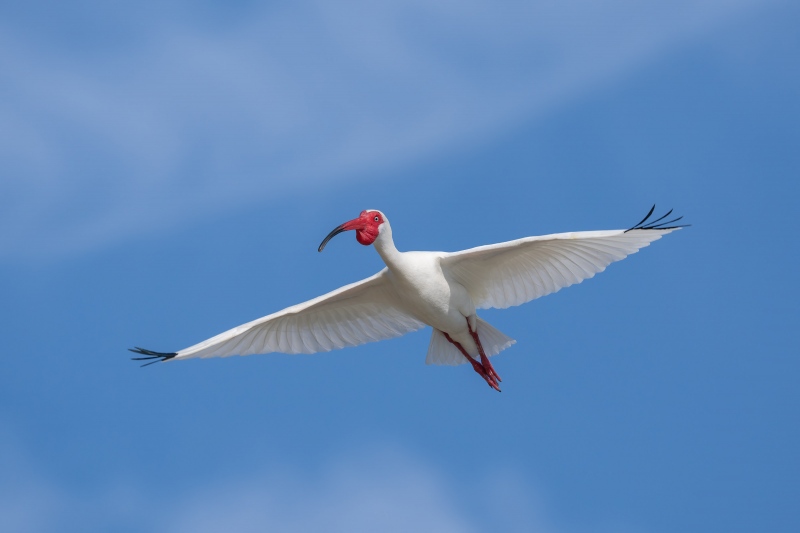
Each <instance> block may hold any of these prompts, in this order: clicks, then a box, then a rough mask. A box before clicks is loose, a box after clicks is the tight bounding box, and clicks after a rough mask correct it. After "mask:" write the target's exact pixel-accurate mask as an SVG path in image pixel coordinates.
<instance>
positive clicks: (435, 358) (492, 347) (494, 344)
mask: <svg viewBox="0 0 800 533" xmlns="http://www.w3.org/2000/svg"><path fill="white" fill-rule="evenodd" d="M478 336H479V337H480V339H481V344H482V345H483V349H484V350H485V351H486V355H488V356H489V357H491V356H493V355H497V354H499V353H500V352H502V351H503V350H505V349H506V348H508V347H509V346H511V345H512V344H514V343H515V342H517V341H515V340H514V339H512V338H510V337H507V336H506V335H504V334H503V333H501V332H500V331H498V330H497V329H495V328H493V327H492V326H491V325H490V324H489V323H488V322H486V321H484V320H483V319H482V318H478ZM466 362H467V359H466V357H464V355H463V354H462V353H461V352H460V351H458V348H456V347H455V346H454V345H453V344H452V343H450V341H448V340H447V339H446V338H445V337H444V334H443V333H442V332H441V331H439V330H438V329H434V330H433V334H432V335H431V343H430V344H429V345H428V355H427V357H426V358H425V364H426V365H448V366H456V365H461V364H464V363H466Z"/></svg>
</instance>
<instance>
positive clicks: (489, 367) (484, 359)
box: [467, 319, 503, 381]
mask: <svg viewBox="0 0 800 533" xmlns="http://www.w3.org/2000/svg"><path fill="white" fill-rule="evenodd" d="M467 329H469V334H470V335H472V340H474V341H475V344H476V345H477V346H478V353H479V354H481V364H482V365H483V368H484V369H485V370H486V373H487V374H489V375H490V376H491V377H492V378H494V379H495V380H497V381H503V380H502V379H500V375H499V374H498V373H497V372H495V370H494V366H492V363H490V362H489V358H488V357H487V356H486V352H484V351H483V345H482V344H481V340H480V339H479V338H478V332H477V331H472V328H471V327H470V326H469V319H467Z"/></svg>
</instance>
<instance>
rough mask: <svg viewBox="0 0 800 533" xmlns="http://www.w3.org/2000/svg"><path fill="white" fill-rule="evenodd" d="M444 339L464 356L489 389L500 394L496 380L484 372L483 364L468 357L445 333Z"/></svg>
mask: <svg viewBox="0 0 800 533" xmlns="http://www.w3.org/2000/svg"><path fill="white" fill-rule="evenodd" d="M442 333H444V332H442ZM444 337H445V339H447V340H448V341H450V342H451V343H452V344H454V345H455V347H456V348H458V350H459V351H460V352H461V353H462V354H463V355H464V357H466V358H467V361H469V362H470V364H472V369H473V370H474V371H475V372H477V373H478V374H479V375H480V376H481V377H482V378H483V379H485V380H486V383H488V384H489V386H490V387H491V388H493V389H494V390H496V391H497V392H502V391H501V390H500V386H499V385H498V384H497V380H496V379H495V378H494V377H493V376H492V375H491V374H490V373H488V372H487V371H486V369H485V368H484V366H483V364H481V363H479V362H477V361H476V360H475V359H473V358H472V356H470V355H469V354H468V353H467V351H466V350H465V349H464V347H463V346H461V344H459V343H457V342H456V341H454V340H453V339H451V338H450V335H448V334H447V333H445V334H444ZM483 357H485V356H482V357H481V359H483ZM488 361H489V360H488V359H487V360H486V362H488Z"/></svg>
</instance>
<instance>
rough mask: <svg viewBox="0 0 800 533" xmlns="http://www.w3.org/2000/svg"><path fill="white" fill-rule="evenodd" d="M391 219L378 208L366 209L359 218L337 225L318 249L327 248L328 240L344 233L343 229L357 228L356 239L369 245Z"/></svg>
mask: <svg viewBox="0 0 800 533" xmlns="http://www.w3.org/2000/svg"><path fill="white" fill-rule="evenodd" d="M388 225H389V221H388V220H386V217H385V216H384V214H383V213H381V212H380V211H378V210H377V209H366V210H364V211H361V214H360V215H358V218H354V219H353V220H350V221H348V222H345V223H344V224H342V225H340V226H337V227H336V228H334V230H333V231H332V232H330V233H328V236H327V237H325V240H323V241H322V244H320V245H319V248H318V251H320V252H321V251H322V250H323V249H324V248H325V245H326V244H328V241H329V240H331V239H333V238H334V237H336V236H337V235H339V234H340V233H342V232H343V231H349V230H355V231H356V240H357V241H358V242H360V243H361V244H363V245H364V246H369V245H370V244H372V243H374V242H375V240H376V239H377V238H378V237H379V236H380V234H381V231H382V230H383V229H384V228H386V227H388Z"/></svg>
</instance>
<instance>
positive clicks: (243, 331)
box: [132, 269, 425, 362]
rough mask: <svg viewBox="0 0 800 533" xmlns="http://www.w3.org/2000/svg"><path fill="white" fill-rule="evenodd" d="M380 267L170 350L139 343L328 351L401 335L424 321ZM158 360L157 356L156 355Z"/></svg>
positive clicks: (205, 352)
mask: <svg viewBox="0 0 800 533" xmlns="http://www.w3.org/2000/svg"><path fill="white" fill-rule="evenodd" d="M386 273H387V270H386V269H383V270H382V271H380V272H378V273H377V274H375V275H374V276H372V277H369V278H367V279H364V280H361V281H359V282H356V283H352V284H350V285H346V286H344V287H342V288H340V289H337V290H335V291H333V292H329V293H328V294H325V295H323V296H320V297H318V298H314V299H313V300H309V301H307V302H304V303H301V304H298V305H295V306H292V307H288V308H286V309H284V310H283V311H278V312H277V313H274V314H271V315H268V316H265V317H263V318H259V319H258V320H253V321H252V322H248V323H247V324H242V325H241V326H238V327H235V328H233V329H230V330H228V331H226V332H224V333H220V334H219V335H217V336H216V337H211V338H210V339H208V340H205V341H203V342H201V343H199V344H195V345H194V346H190V347H189V348H186V349H184V350H180V351H178V352H174V353H161V352H153V351H150V350H145V349H143V348H137V349H135V350H132V351H134V352H135V353H139V354H141V355H144V356H147V357H142V358H139V359H140V360H147V359H150V358H152V359H158V360H167V359H189V358H192V357H227V356H229V355H251V354H257V353H270V352H283V353H289V354H296V353H316V352H327V351H330V350H335V349H337V348H344V347H346V346H357V345H359V344H364V343H367V342H372V341H379V340H383V339H389V338H392V337H399V336H400V335H404V334H406V333H409V332H411V331H415V330H417V329H420V328H422V327H423V326H425V324H423V323H422V322H420V321H418V320H417V319H415V318H413V317H412V316H411V315H409V314H408V313H407V312H405V310H404V309H402V307H401V306H400V304H399V303H398V298H397V295H396V293H395V291H394V289H393V287H392V286H391V284H390V283H389V282H388V280H387V279H386ZM154 362H157V361H154Z"/></svg>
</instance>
